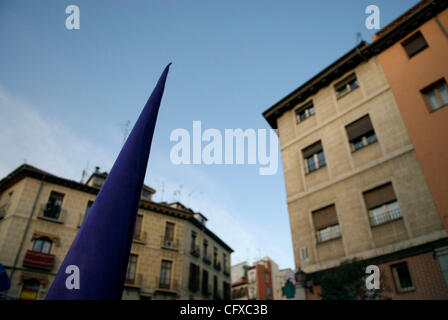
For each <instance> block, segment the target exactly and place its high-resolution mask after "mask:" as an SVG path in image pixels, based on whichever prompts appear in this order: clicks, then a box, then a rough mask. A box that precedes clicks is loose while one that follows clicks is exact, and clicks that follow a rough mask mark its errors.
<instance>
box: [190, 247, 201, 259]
mask: <svg viewBox="0 0 448 320" xmlns="http://www.w3.org/2000/svg"><path fill="white" fill-rule="evenodd" d="M190 254H191V255H192V256H194V257H196V258H198V257H199V255H200V252H199V246H198V245H195V246H193V247H191V248H190Z"/></svg>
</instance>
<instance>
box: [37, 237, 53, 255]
mask: <svg viewBox="0 0 448 320" xmlns="http://www.w3.org/2000/svg"><path fill="white" fill-rule="evenodd" d="M51 245H52V241H51V240H50V239H48V238H47V237H41V238H38V239H35V240H34V244H33V251H35V252H42V253H47V254H49V253H50V251H51Z"/></svg>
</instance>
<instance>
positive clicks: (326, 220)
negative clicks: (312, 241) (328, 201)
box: [313, 205, 338, 230]
mask: <svg viewBox="0 0 448 320" xmlns="http://www.w3.org/2000/svg"><path fill="white" fill-rule="evenodd" d="M313 220H314V227H315V228H316V230H320V229H323V228H326V227H329V226H332V225H335V224H338V216H337V214H336V207H335V206H334V205H331V206H328V207H325V208H322V209H319V210H316V211H314V212H313Z"/></svg>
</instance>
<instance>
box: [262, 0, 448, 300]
mask: <svg viewBox="0 0 448 320" xmlns="http://www.w3.org/2000/svg"><path fill="white" fill-rule="evenodd" d="M436 2H437V1H436ZM438 3H441V2H438ZM444 3H445V5H446V2H444ZM439 9H440V8H439ZM415 17H416V16H415V15H414V16H413V18H412V19H415ZM414 26H415V24H414ZM401 35H402V36H404V32H401ZM391 43H392V40H391V39H389V38H388V37H387V36H383V37H380V38H379V39H378V40H376V41H375V42H374V43H372V44H371V45H369V44H367V43H365V42H361V43H360V44H359V45H357V46H356V47H355V48H353V49H352V50H350V51H349V52H348V53H346V54H345V55H344V56H342V57H341V58H339V59H338V60H337V61H335V62H334V63H332V64H331V65H330V66H328V67H327V68H325V69H324V70H322V71H321V72H319V73H318V74H317V75H316V76H314V77H313V78H312V79H310V80H309V81H307V82H306V83H305V84H303V85H302V86H300V87H299V88H297V89H296V90H294V91H293V92H292V93H290V94H289V95H288V96H286V97H285V98H283V99H282V100H280V101H279V102H278V103H276V104H275V105H273V106H272V107H271V108H269V109H268V110H266V111H265V112H264V113H263V115H264V117H265V118H266V120H267V121H268V123H269V124H270V125H271V127H273V128H275V129H277V128H278V130H279V137H280V147H281V154H282V161H283V170H284V178H285V184H286V195H287V203H288V211H289V218H290V227H291V233H292V241H293V248H294V256H295V264H296V268H298V269H299V268H300V269H301V270H303V271H304V272H305V273H306V279H308V280H307V282H306V286H307V288H312V289H307V291H306V297H307V299H318V298H319V293H320V290H321V288H320V286H319V283H320V279H321V276H322V275H323V274H324V273H327V272H331V270H332V268H334V267H337V266H339V265H340V263H341V262H343V261H345V260H348V259H352V258H355V257H356V258H358V259H362V260H368V261H370V263H371V264H376V265H378V266H379V268H380V271H381V275H382V278H383V281H384V284H385V285H384V286H383V293H382V294H383V296H384V297H385V298H390V299H448V286H447V283H448V278H444V274H443V272H442V269H444V268H446V266H445V263H446V262H445V261H444V258H443V257H442V256H440V255H439V254H438V252H440V250H441V249H443V248H444V247H446V246H447V244H448V238H447V236H448V235H447V232H446V230H445V228H444V226H443V222H442V219H441V216H440V214H439V211H438V208H437V205H436V202H435V199H434V197H433V195H432V193H431V190H430V188H429V186H428V182H427V179H426V177H425V172H424V171H423V170H422V166H421V164H420V163H419V160H418V157H417V154H416V150H415V147H414V145H413V143H412V140H411V138H410V134H409V133H408V131H407V129H406V126H405V123H404V121H403V118H402V115H401V113H400V110H399V108H398V106H397V101H396V99H395V97H394V92H393V90H392V89H391V85H390V84H389V82H388V78H387V77H386V75H385V71H384V67H383V66H382V65H381V61H380V59H379V58H378V54H380V52H382V51H383V50H385V49H386V48H387V47H388V46H389V45H390V44H391ZM446 56H448V52H446V54H445V57H446ZM445 61H446V59H445ZM445 153H446V152H445ZM313 289H314V290H313Z"/></svg>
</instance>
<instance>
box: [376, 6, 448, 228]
mask: <svg viewBox="0 0 448 320" xmlns="http://www.w3.org/2000/svg"><path fill="white" fill-rule="evenodd" d="M447 6H448V2H447V1H439V0H432V1H430V0H424V1H421V2H419V3H418V4H417V5H416V6H414V7H413V8H411V9H410V10H408V11H407V12H406V13H405V14H403V15H402V16H400V17H399V18H397V19H396V20H394V21H393V22H392V23H391V24H389V25H388V26H386V27H385V28H383V29H382V30H381V31H379V32H378V33H377V34H376V35H375V36H374V38H373V40H375V42H374V43H373V44H372V47H373V48H374V51H375V47H376V50H378V58H379V61H380V63H381V66H382V68H383V71H384V73H385V75H386V78H387V80H388V82H389V85H390V87H391V89H392V92H393V95H394V97H395V100H396V103H397V105H398V108H399V110H400V112H401V115H402V117H403V120H404V124H405V126H406V129H407V130H408V133H409V136H410V138H411V140H412V143H413V145H414V148H415V152H416V154H417V158H418V161H419V162H420V165H421V167H422V169H423V173H424V175H425V178H426V181H427V183H428V185H429V188H430V190H431V193H432V196H433V198H434V201H435V203H436V206H437V209H438V211H439V213H440V215H441V217H442V220H443V223H444V226H445V229H446V230H447V231H448V142H447V139H448V87H447V83H448V9H447ZM377 44H378V45H377Z"/></svg>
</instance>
